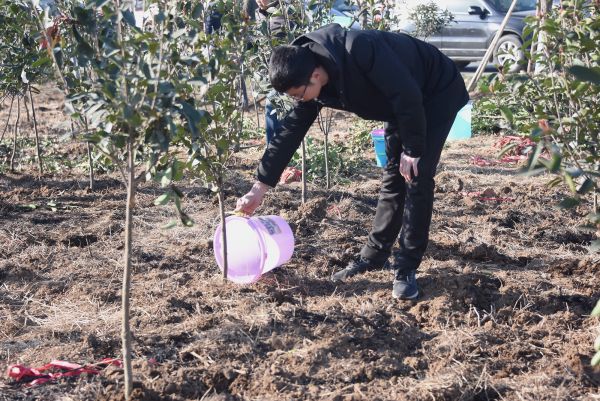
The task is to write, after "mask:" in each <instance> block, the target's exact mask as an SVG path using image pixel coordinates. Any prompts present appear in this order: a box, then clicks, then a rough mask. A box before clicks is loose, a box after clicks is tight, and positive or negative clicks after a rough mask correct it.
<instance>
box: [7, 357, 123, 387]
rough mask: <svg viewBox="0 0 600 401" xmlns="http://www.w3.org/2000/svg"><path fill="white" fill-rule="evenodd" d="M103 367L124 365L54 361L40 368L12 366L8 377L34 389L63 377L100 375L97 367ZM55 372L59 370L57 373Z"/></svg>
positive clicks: (105, 361)
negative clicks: (85, 374) (83, 374)
mask: <svg viewBox="0 0 600 401" xmlns="http://www.w3.org/2000/svg"><path fill="white" fill-rule="evenodd" d="M103 365H106V366H108V365H116V366H119V367H121V366H122V365H123V364H122V362H121V361H120V360H119V359H114V358H104V359H102V360H101V361H100V362H97V363H94V364H91V365H79V364H77V363H72V362H66V361H58V360H53V361H51V362H50V363H48V364H46V365H44V366H42V367H39V368H28V367H26V366H23V365H11V366H9V367H8V372H7V373H8V376H9V377H10V378H12V379H14V381H15V382H17V383H18V382H25V383H27V386H30V387H33V386H37V385H40V384H44V383H47V382H49V381H53V380H56V379H58V378H61V377H71V376H79V375H81V374H82V373H87V374H91V375H97V374H100V370H99V369H97V367H100V366H103ZM55 370H59V371H58V372H56V371H55Z"/></svg>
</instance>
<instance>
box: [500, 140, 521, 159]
mask: <svg viewBox="0 0 600 401" xmlns="http://www.w3.org/2000/svg"><path fill="white" fill-rule="evenodd" d="M515 147H517V143H515V142H512V143H509V144H508V145H506V146H505V147H503V148H502V150H501V151H500V153H499V154H498V158H501V157H502V156H504V155H505V154H506V153H507V152H509V151H510V150H511V149H513V148H515Z"/></svg>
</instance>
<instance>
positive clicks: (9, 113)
mask: <svg viewBox="0 0 600 401" xmlns="http://www.w3.org/2000/svg"><path fill="white" fill-rule="evenodd" d="M14 102H15V96H14V95H13V97H12V98H11V99H10V108H9V109H8V117H6V124H5V125H4V129H3V130H2V136H0V142H2V140H3V139H4V134H5V133H6V129H7V128H8V123H9V122H10V117H11V116H12V109H13V103H14Z"/></svg>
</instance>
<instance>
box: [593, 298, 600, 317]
mask: <svg viewBox="0 0 600 401" xmlns="http://www.w3.org/2000/svg"><path fill="white" fill-rule="evenodd" d="M592 316H594V317H600V299H599V300H598V302H596V306H595V307H594V310H592Z"/></svg>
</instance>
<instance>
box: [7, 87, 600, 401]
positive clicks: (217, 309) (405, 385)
mask: <svg viewBox="0 0 600 401" xmlns="http://www.w3.org/2000/svg"><path fill="white" fill-rule="evenodd" d="M38 99H39V101H38V102H39V104H40V106H39V107H38V119H39V120H40V129H41V131H42V135H43V136H44V137H46V136H49V137H51V136H53V135H55V136H60V135H63V134H64V133H65V132H68V129H69V124H68V123H67V121H68V120H67V119H66V118H65V117H64V116H63V114H62V97H61V96H60V93H59V92H58V91H56V90H53V89H51V88H46V89H45V91H44V92H43V93H42V94H41V95H39V97H38ZM7 106H8V103H7V102H5V104H4V106H3V108H2V110H0V116H1V118H0V121H2V122H4V121H6V120H5V119H6V117H7V115H8V107H7ZM22 124H23V126H22V133H23V135H25V133H26V132H28V131H30V129H29V125H27V124H28V123H27V121H26V119H25V118H23V121H22ZM351 124H352V120H350V119H345V120H341V121H338V122H337V123H336V125H335V127H334V130H335V131H336V132H335V134H336V136H337V137H342V138H343V137H344V135H345V134H346V133H347V129H348V127H349V126H350V125H351ZM334 137H335V136H334ZM496 141H497V137H491V136H477V137H475V138H472V139H470V140H467V141H457V142H451V143H449V144H448V145H447V148H446V149H445V151H444V154H443V157H442V164H441V165H440V167H439V171H438V176H437V189H436V198H437V201H436V204H435V211H434V216H433V223H432V229H431V242H430V245H429V248H428V251H427V254H426V258H425V260H424V261H423V263H422V265H421V267H420V269H419V272H418V282H419V285H420V288H421V292H422V294H421V296H420V297H419V299H418V301H417V302H403V301H397V300H394V299H393V298H392V294H391V288H392V279H393V277H392V272H391V271H389V270H382V271H375V272H369V273H366V274H364V275H361V276H359V277H356V278H353V279H351V280H349V281H348V282H347V283H343V284H337V285H336V284H333V283H332V282H330V281H329V276H330V274H331V273H332V272H333V271H335V270H336V269H339V268H340V267H342V266H344V265H345V264H346V263H347V262H349V261H350V260H351V258H352V256H353V255H355V254H356V253H357V252H358V251H359V250H360V248H361V246H362V244H363V243H364V242H365V240H366V237H367V234H368V232H369V229H370V224H371V220H372V217H373V216H374V211H375V205H376V202H377V196H378V188H379V179H380V174H381V172H380V171H381V170H380V169H378V168H377V167H375V166H374V165H373V166H368V167H365V168H364V169H361V170H359V171H355V172H354V173H353V177H352V183H351V184H346V185H336V186H334V187H333V188H331V189H330V190H325V189H323V186H322V185H311V186H309V193H308V201H307V203H306V204H302V203H301V201H300V199H301V187H300V184H299V183H291V184H288V185H282V186H279V187H277V189H276V190H274V191H272V192H270V193H269V194H268V195H267V197H266V200H265V202H264V205H263V207H262V208H261V209H260V210H259V214H260V215H268V214H276V215H280V216H283V217H285V218H286V219H287V220H288V222H289V223H290V225H291V226H292V229H293V231H294V233H295V239H296V248H295V252H294V255H293V258H292V259H291V261H290V262H289V263H287V264H285V265H284V266H282V267H279V268H277V269H275V270H273V271H272V272H270V273H268V274H266V275H264V276H263V277H262V279H261V280H260V281H258V282H257V283H255V284H253V285H249V286H239V285H236V284H233V283H231V282H225V281H224V280H223V278H222V275H221V274H220V272H219V269H218V267H217V266H216V263H215V259H214V256H213V250H212V234H213V232H214V230H215V227H216V226H217V224H218V222H219V218H218V202H217V199H216V197H215V196H214V194H212V193H211V192H209V191H208V190H206V189H203V188H202V187H201V186H199V185H198V183H194V182H187V183H186V184H185V185H184V186H183V190H184V192H185V194H186V199H185V202H184V205H185V208H186V211H187V212H188V213H189V214H190V215H191V217H192V218H193V219H194V220H195V221H196V225H195V226H194V227H193V228H183V227H177V228H174V229H171V230H165V229H161V227H162V226H164V225H165V224H166V223H168V222H169V221H171V220H172V219H174V218H175V215H174V210H173V209H172V207H166V206H154V203H153V201H154V199H155V198H156V197H158V196H159V195H160V194H161V193H162V192H161V190H160V188H159V187H158V186H157V185H154V184H150V183H147V184H143V185H142V186H141V188H140V192H139V194H138V197H137V209H136V211H135V219H134V224H135V240H134V245H135V256H134V265H135V273H134V277H133V290H132V291H133V293H132V300H131V302H132V329H133V335H134V362H133V364H134V369H135V372H134V374H135V380H136V384H135V389H134V394H133V399H135V400H173V401H175V400H223V401H225V400H231V401H234V400H235V401H241V400H257V401H258V400H260V401H269V400H278V401H280V400H329V401H357V400H369V401H376V400H380V401H383V400H594V399H595V400H597V399H600V392H599V386H600V371H599V370H598V369H595V370H594V369H592V368H590V358H591V356H592V354H593V346H592V345H593V341H594V338H595V337H596V336H597V335H598V333H599V332H600V326H599V322H598V319H595V318H591V317H590V316H589V313H590V312H591V310H592V308H593V306H594V305H595V302H596V300H597V299H598V298H600V288H599V285H598V283H599V281H598V278H599V277H600V258H599V256H598V254H590V253H589V251H588V249H587V245H589V243H590V241H591V240H592V239H593V238H594V235H595V234H594V233H593V232H584V231H581V230H579V229H578V226H581V225H583V224H584V223H585V222H586V218H585V216H586V214H587V213H588V212H589V209H588V208H586V207H580V208H576V209H572V210H560V209H558V208H556V207H555V205H556V204H557V203H558V202H559V201H560V200H561V199H562V196H564V195H565V193H564V192H561V190H560V189H556V188H554V189H549V188H548V187H547V186H546V185H545V184H546V182H548V181H549V180H550V178H551V177H550V176H536V177H523V176H519V175H518V174H517V172H516V166H515V165H514V164H505V163H496V164H494V165H492V166H483V167H481V166H478V165H476V164H474V163H473V161H472V157H474V156H481V157H484V158H487V159H489V160H496V159H497V155H498V149H497V148H495V147H494V143H496ZM5 143H6V142H5ZM53 149H54V148H53ZM56 149H58V150H56V152H57V154H59V153H60V154H63V155H66V156H73V155H77V154H81V155H84V154H85V147H84V146H82V145H78V144H74V143H72V142H70V141H68V140H65V141H63V142H62V143H61V144H60V146H58V145H56ZM51 151H54V150H51V149H47V152H51ZM261 152H262V147H252V148H249V149H246V150H244V151H243V152H240V153H238V154H236V156H235V157H234V160H233V161H232V167H231V171H230V173H229V175H228V179H227V188H226V202H227V205H228V208H229V209H233V207H234V205H235V200H236V197H237V196H240V195H242V194H244V193H245V192H246V191H247V190H248V189H249V188H250V186H251V184H252V177H253V172H254V168H255V166H256V161H257V160H258V158H259V157H260V154H261ZM365 157H367V158H369V159H370V160H374V158H373V154H372V152H370V153H369V152H366V155H365ZM82 160H83V159H82ZM84 166H85V164H83V167H84ZM81 167H82V166H73V167H72V168H70V169H62V170H58V171H57V172H54V173H48V174H46V175H44V176H43V177H41V178H38V177H37V176H36V174H35V169H34V165H29V164H27V165H20V166H19V169H20V170H19V171H18V172H17V173H10V174H8V173H7V174H2V175H0V193H1V194H2V195H1V198H0V218H1V221H2V224H1V225H0V244H1V246H0V344H1V346H0V370H1V371H2V372H5V371H6V368H7V367H8V365H10V364H23V365H25V366H30V367H37V366H42V365H44V364H46V363H47V362H49V361H51V360H53V359H60V360H66V361H70V362H76V363H80V364H87V363H94V362H98V361H99V360H101V359H102V358H105V357H120V355H121V346H120V301H121V299H120V292H121V275H122V253H123V239H124V235H123V229H124V207H125V189H124V187H123V185H122V184H121V182H120V181H119V179H118V176H117V175H101V176H99V177H98V182H97V189H96V190H95V191H90V190H89V189H87V179H86V174H85V171H84V170H83V169H82V168H81ZM588 206H589V205H588ZM122 392H123V372H122V370H121V369H120V368H119V367H117V366H111V367H108V368H106V369H104V370H103V371H102V373H101V374H100V375H97V376H92V375H89V376H86V375H84V376H79V377H75V378H65V379H60V380H58V381H56V382H53V383H48V384H44V385H40V386H36V387H28V386H26V385H23V384H20V383H14V382H13V381H12V380H11V379H9V378H8V377H7V376H6V374H5V375H4V376H3V379H2V380H0V400H103V401H109V400H110V401H113V400H122V399H123V395H122Z"/></svg>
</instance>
